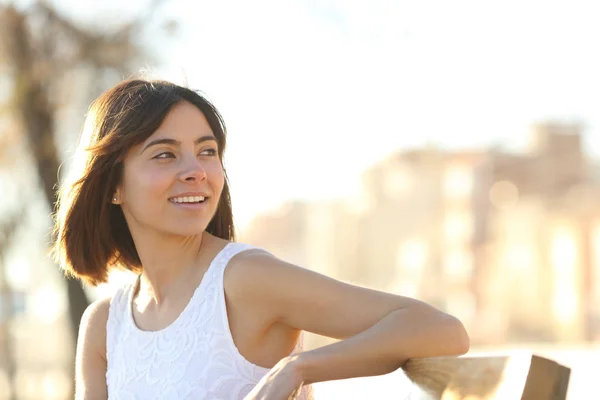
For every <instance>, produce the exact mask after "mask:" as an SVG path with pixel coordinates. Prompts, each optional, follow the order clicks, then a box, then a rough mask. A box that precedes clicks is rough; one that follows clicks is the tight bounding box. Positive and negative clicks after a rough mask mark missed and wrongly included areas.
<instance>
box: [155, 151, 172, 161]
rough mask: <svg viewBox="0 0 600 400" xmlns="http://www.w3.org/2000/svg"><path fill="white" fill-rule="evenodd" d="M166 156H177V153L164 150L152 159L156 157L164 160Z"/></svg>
mask: <svg viewBox="0 0 600 400" xmlns="http://www.w3.org/2000/svg"><path fill="white" fill-rule="evenodd" d="M166 158H175V155H174V154H173V153H171V152H170V151H164V152H162V153H160V154H157V155H155V156H154V157H152V159H153V160H154V159H156V160H163V159H166Z"/></svg>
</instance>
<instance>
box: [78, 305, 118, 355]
mask: <svg viewBox="0 0 600 400" xmlns="http://www.w3.org/2000/svg"><path fill="white" fill-rule="evenodd" d="M110 299H111V298H110V297H107V298H103V299H99V300H96V301H94V302H93V303H91V304H90V305H89V306H88V307H87V308H86V310H85V312H84V313H83V316H82V317H81V323H80V324H79V338H78V342H79V346H80V347H81V346H85V347H88V348H91V349H94V350H96V351H98V352H99V353H100V354H101V355H102V357H103V358H105V357H106V323H107V321H108V311H109V308H110Z"/></svg>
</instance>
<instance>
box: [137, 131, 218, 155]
mask: <svg viewBox="0 0 600 400" xmlns="http://www.w3.org/2000/svg"><path fill="white" fill-rule="evenodd" d="M209 140H212V141H214V142H216V141H217V139H216V138H215V137H214V136H208V135H206V136H202V137H201V138H198V139H196V141H195V142H194V144H200V143H204V142H206V141H209ZM159 144H170V145H180V144H181V142H180V141H179V140H175V139H168V138H164V139H156V140H153V141H151V142H150V143H148V144H147V145H146V146H144V148H143V149H142V151H141V152H140V153H143V152H144V151H146V149H147V148H149V147H152V146H156V145H159Z"/></svg>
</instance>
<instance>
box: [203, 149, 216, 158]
mask: <svg viewBox="0 0 600 400" xmlns="http://www.w3.org/2000/svg"><path fill="white" fill-rule="evenodd" d="M216 154H217V150H215V149H212V148H211V149H205V150H202V151H201V152H200V155H203V156H214V155H216Z"/></svg>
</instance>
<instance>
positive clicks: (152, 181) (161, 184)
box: [123, 168, 171, 203]
mask: <svg viewBox="0 0 600 400" xmlns="http://www.w3.org/2000/svg"><path fill="white" fill-rule="evenodd" d="M129 172H130V173H129V174H127V173H126V174H125V177H124V178H125V179H124V185H123V189H124V191H125V197H126V199H129V200H130V201H134V202H136V203H138V202H140V201H141V202H147V201H148V200H151V199H153V198H154V197H157V196H161V195H163V194H164V192H165V191H166V190H168V188H169V183H170V181H171V178H170V175H168V174H165V172H164V171H160V170H155V169H153V168H141V169H137V170H135V171H129Z"/></svg>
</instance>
